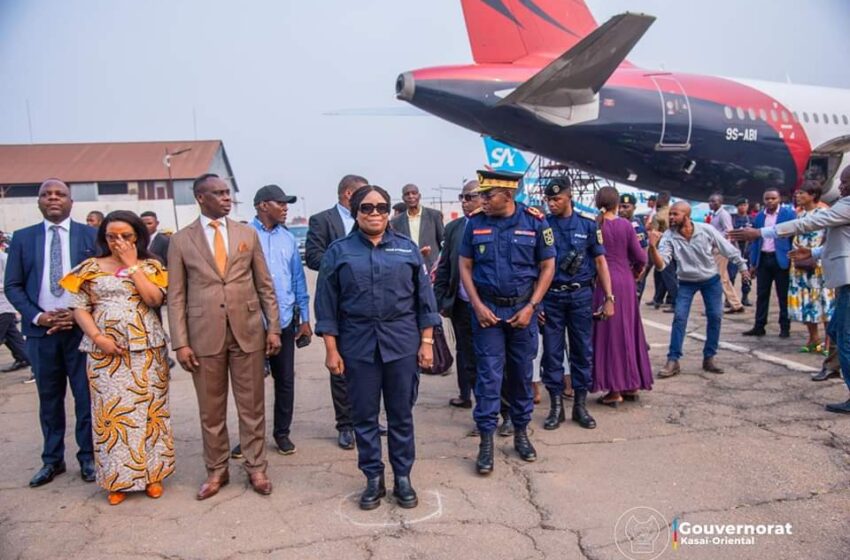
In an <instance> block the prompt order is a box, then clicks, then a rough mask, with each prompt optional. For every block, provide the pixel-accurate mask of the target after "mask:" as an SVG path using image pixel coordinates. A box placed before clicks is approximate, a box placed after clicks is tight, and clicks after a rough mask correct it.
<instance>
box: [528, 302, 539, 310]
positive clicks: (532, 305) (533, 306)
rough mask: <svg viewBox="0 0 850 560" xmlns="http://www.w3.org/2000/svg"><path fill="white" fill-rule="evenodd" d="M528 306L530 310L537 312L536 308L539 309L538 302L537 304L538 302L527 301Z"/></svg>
mask: <svg viewBox="0 0 850 560" xmlns="http://www.w3.org/2000/svg"><path fill="white" fill-rule="evenodd" d="M528 304H529V305H531V308H532V309H533V310H535V311H537V308H538V307H540V302H539V301H537V302H535V301H529V302H528Z"/></svg>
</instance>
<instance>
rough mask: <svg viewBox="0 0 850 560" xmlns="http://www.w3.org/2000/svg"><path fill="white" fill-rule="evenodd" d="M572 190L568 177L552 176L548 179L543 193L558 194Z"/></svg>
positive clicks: (548, 194)
mask: <svg viewBox="0 0 850 560" xmlns="http://www.w3.org/2000/svg"><path fill="white" fill-rule="evenodd" d="M568 192H570V180H569V179H568V178H567V177H551V178H549V180H548V181H546V186H545V187H543V194H544V195H546V196H556V195H559V194H564V193H568Z"/></svg>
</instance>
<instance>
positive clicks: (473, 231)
mask: <svg viewBox="0 0 850 560" xmlns="http://www.w3.org/2000/svg"><path fill="white" fill-rule="evenodd" d="M460 256H462V257H466V258H468V259H472V261H473V266H472V281H473V283H474V284H475V287H476V288H477V289H478V293H479V294H481V295H482V296H484V297H486V296H492V297H504V298H510V297H522V296H526V295H530V293H531V291H532V289H533V287H534V282H535V281H536V280H537V277H538V275H539V273H540V270H539V268H538V265H539V263H540V262H542V261H545V260H547V259H551V258H554V257H555V240H554V237H553V235H552V228H550V227H549V224H548V222H546V218H545V217H544V216H543V214H541V213H540V212H539V211H537V210H535V209H532V208H528V207H527V206H525V205H524V204H521V203H519V202H518V203H517V204H516V211H515V212H514V214H513V215H512V216H508V217H495V216H493V217H491V216H487V215H486V214H484V213H483V212H481V213H478V214H475V215H474V216H472V217H470V219H469V222H467V224H466V229H465V230H464V232H463V240H462V241H461V244H460Z"/></svg>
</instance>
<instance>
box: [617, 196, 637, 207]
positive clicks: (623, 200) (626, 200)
mask: <svg viewBox="0 0 850 560" xmlns="http://www.w3.org/2000/svg"><path fill="white" fill-rule="evenodd" d="M620 204H631V205H634V206H637V197H636V196H635V195H633V194H632V193H623V194H621V195H620Z"/></svg>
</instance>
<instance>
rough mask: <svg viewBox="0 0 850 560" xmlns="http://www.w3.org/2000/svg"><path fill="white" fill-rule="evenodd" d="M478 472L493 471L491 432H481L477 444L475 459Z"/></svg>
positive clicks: (488, 472) (486, 472) (487, 472)
mask: <svg viewBox="0 0 850 560" xmlns="http://www.w3.org/2000/svg"><path fill="white" fill-rule="evenodd" d="M475 468H477V469H478V474H490V473H491V472H493V434H492V432H491V433H489V434H484V433H482V434H481V443H479V444H478V460H477V461H475Z"/></svg>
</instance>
